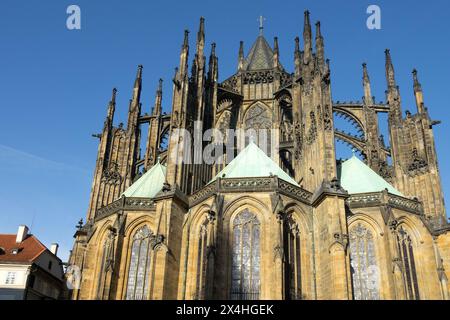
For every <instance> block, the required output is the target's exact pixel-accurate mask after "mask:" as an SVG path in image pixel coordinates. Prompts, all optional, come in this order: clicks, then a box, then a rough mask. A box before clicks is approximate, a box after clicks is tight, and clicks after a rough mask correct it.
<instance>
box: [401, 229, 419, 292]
mask: <svg viewBox="0 0 450 320" xmlns="http://www.w3.org/2000/svg"><path fill="white" fill-rule="evenodd" d="M397 245H398V251H399V254H400V257H401V260H402V264H403V272H404V276H405V281H406V291H407V297H408V299H410V300H419V299H420V294H419V284H418V281H417V272H416V262H415V259H414V249H413V244H412V241H411V237H410V236H409V234H408V233H407V232H406V231H405V230H404V229H403V228H402V227H400V229H399V231H398V232H397Z"/></svg>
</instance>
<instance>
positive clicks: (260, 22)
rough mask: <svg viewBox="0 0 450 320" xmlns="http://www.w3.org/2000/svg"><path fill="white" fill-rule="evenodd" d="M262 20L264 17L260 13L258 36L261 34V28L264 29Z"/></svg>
mask: <svg viewBox="0 0 450 320" xmlns="http://www.w3.org/2000/svg"><path fill="white" fill-rule="evenodd" d="M264 20H266V18H264V17H263V16H262V15H261V16H259V18H258V22H259V35H260V36H262V35H263V30H264Z"/></svg>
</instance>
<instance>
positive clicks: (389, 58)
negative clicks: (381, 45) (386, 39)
mask: <svg viewBox="0 0 450 320" xmlns="http://www.w3.org/2000/svg"><path fill="white" fill-rule="evenodd" d="M384 54H385V55H386V63H388V62H389V63H392V59H391V50H390V49H386V50H384Z"/></svg>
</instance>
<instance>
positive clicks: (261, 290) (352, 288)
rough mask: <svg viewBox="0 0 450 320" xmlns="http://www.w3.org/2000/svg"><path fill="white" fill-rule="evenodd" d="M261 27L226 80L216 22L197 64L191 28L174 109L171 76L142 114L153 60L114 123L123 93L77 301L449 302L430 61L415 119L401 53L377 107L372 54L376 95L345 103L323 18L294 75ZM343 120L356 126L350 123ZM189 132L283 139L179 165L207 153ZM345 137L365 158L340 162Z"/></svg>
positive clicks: (106, 139)
mask: <svg viewBox="0 0 450 320" xmlns="http://www.w3.org/2000/svg"><path fill="white" fill-rule="evenodd" d="M262 31H263V29H262V25H261V26H260V33H259V36H258V37H257V38H256V41H255V42H254V43H253V45H252V47H251V49H250V50H249V51H248V53H247V54H245V53H244V45H243V42H241V43H240V48H239V53H238V59H237V70H236V72H235V73H234V74H233V75H231V76H230V77H228V78H227V79H226V80H224V81H222V82H219V81H218V79H219V77H218V67H219V64H218V57H217V56H216V52H215V47H216V44H215V43H212V44H211V49H210V53H209V60H207V59H206V57H205V26H204V19H203V18H201V19H200V27H199V30H198V33H197V38H196V48H195V49H196V51H195V55H194V58H193V61H192V64H191V67H190V68H189V67H188V60H189V39H188V35H189V32H188V31H185V33H184V41H183V44H182V46H181V53H180V62H179V67H178V68H176V71H175V75H174V77H173V96H172V111H171V113H170V114H166V113H164V112H162V109H163V108H162V80H160V83H159V86H158V89H157V91H156V99H155V103H154V105H153V107H152V108H151V112H149V114H148V113H143V112H142V104H141V101H140V95H141V90H142V74H143V67H142V66H139V67H138V70H137V75H136V80H135V83H134V88H133V92H132V97H131V100H130V104H129V112H128V122H127V124H126V126H124V125H122V124H120V125H118V126H114V122H113V118H114V112H115V108H116V94H117V90H116V89H113V91H112V97H111V100H110V102H109V105H108V108H107V116H106V119H105V122H104V126H103V131H102V132H101V133H100V134H99V135H97V137H98V138H99V141H100V142H99V147H98V155H97V162H96V167H95V172H94V178H93V182H92V190H91V195H90V202H89V209H88V213H87V219H86V222H85V223H82V222H80V225H79V227H78V230H77V231H76V233H75V236H74V237H75V244H74V247H73V250H72V251H71V256H70V264H71V265H76V266H79V268H80V269H81V282H80V286H79V287H78V288H76V289H74V290H73V292H72V298H73V299H102V300H106V299H131V300H140V299H188V300H190V299H233V300H257V299H292V300H296V299H309V300H314V299H343V300H347V299H355V300H376V299H399V300H400V299H449V292H450V284H449V281H448V278H449V277H450V224H448V222H447V219H446V213H445V207H444V200H443V193H442V188H441V181H440V174H439V169H438V161H437V155H436V149H435V143H434V136H433V126H435V125H437V124H438V123H439V121H433V120H432V119H431V118H430V115H429V113H428V109H427V107H426V104H425V102H424V99H423V93H422V88H421V85H420V82H419V80H418V74H417V71H416V70H414V71H413V83H414V85H413V90H414V94H415V100H416V104H417V112H416V113H415V114H411V113H410V112H406V115H405V116H404V115H403V112H402V105H401V98H400V91H399V87H398V86H397V84H396V80H395V75H394V66H393V62H392V59H391V55H390V52H389V50H386V52H385V56H386V57H385V58H386V80H387V91H386V101H385V102H379V103H377V102H375V101H374V98H373V97H372V94H371V84H370V80H369V74H368V69H367V66H366V64H363V69H362V74H363V77H362V84H363V89H364V98H363V101H362V102H345V103H342V102H335V101H333V100H332V96H331V71H330V64H329V61H328V60H327V59H326V57H325V51H324V38H323V37H322V34H321V29H320V22H317V23H316V24H315V37H314V38H313V34H312V30H311V24H310V15H309V12H308V11H306V12H305V16H304V30H303V41H302V42H303V43H302V44H303V46H302V47H301V46H300V40H299V38H298V37H297V38H296V39H295V51H294V70H293V72H288V71H287V70H285V69H284V67H283V66H282V65H281V63H280V60H279V55H280V53H279V48H278V40H277V38H274V41H273V46H272V45H270V44H269V43H268V42H267V40H266V39H265V37H264V35H263V32H262ZM313 39H314V40H313ZM207 61H208V62H207ZM189 69H190V70H189ZM382 113H384V114H387V119H388V130H389V139H388V140H389V141H388V143H385V142H384V138H383V136H382V135H381V134H380V129H379V123H378V121H379V120H378V119H379V117H378V115H379V114H382ZM339 118H342V119H340V120H343V119H345V120H348V122H349V123H350V124H351V125H352V126H354V127H355V128H356V129H357V131H358V134H351V133H347V132H345V131H343V130H340V129H338V128H336V126H335V121H337V120H336V119H339ZM144 125H145V126H146V128H147V126H148V132H143V131H141V129H142V128H143V126H144ZM180 129H183V132H187V133H189V134H191V135H194V134H195V132H198V131H199V132H200V135H202V134H204V133H205V132H206V131H207V130H209V129H216V131H219V132H221V133H223V136H224V137H227V136H228V135H230V133H231V132H233V131H236V130H241V129H242V130H250V129H251V130H252V132H259V131H263V130H269V131H270V132H272V134H271V143H269V144H270V146H273V145H277V148H276V149H274V148H270V150H265V151H263V148H261V147H260V146H259V143H260V142H261V141H258V139H256V140H255V139H254V138H251V139H244V140H243V141H241V142H238V143H237V145H236V147H234V148H232V152H231V156H230V153H229V152H227V153H226V155H225V156H223V157H222V158H221V159H222V160H223V161H216V162H213V163H210V162H208V161H205V160H204V159H202V157H201V156H200V160H199V161H181V162H180V161H178V160H177V159H176V157H172V155H174V154H175V155H177V156H179V157H182V158H183V159H185V158H186V159H188V158H191V157H193V158H196V156H195V155H196V154H198V153H199V152H200V154H201V153H202V152H203V151H204V150H206V149H207V148H208V145H207V143H206V142H205V141H201V142H200V143H197V144H195V143H194V144H193V145H192V144H188V143H186V142H187V141H188V140H189V139H188V137H187V136H180V135H178V134H175V132H178V131H179V130H180ZM144 133H145V134H146V136H147V139H146V140H145V141H144V140H143V139H142V141H141V136H143V134H144ZM259 137H260V136H259ZM336 141H343V142H345V143H347V144H349V145H351V146H352V148H354V149H355V150H356V152H357V156H356V155H354V156H353V157H351V158H349V159H347V160H345V161H344V160H337V159H336V152H335V143H336ZM141 142H142V145H144V144H145V145H146V147H145V150H144V151H143V152H141ZM216 147H217V145H216ZM222 147H223V148H224V149H225V145H224V144H222V145H221V148H222ZM142 149H144V148H142ZM266 149H267V148H266ZM273 150H276V152H273ZM197 160H198V159H197ZM216 160H217V159H216Z"/></svg>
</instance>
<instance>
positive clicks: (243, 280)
mask: <svg viewBox="0 0 450 320" xmlns="http://www.w3.org/2000/svg"><path fill="white" fill-rule="evenodd" d="M259 241H260V224H259V221H258V218H257V217H256V216H255V215H254V214H253V213H251V212H250V211H248V210H244V211H242V212H241V213H239V214H238V215H237V216H236V218H235V219H234V221H233V246H232V268H231V281H232V282H231V295H230V296H231V299H232V300H257V299H259V292H260V273H259V268H260V243H259Z"/></svg>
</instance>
